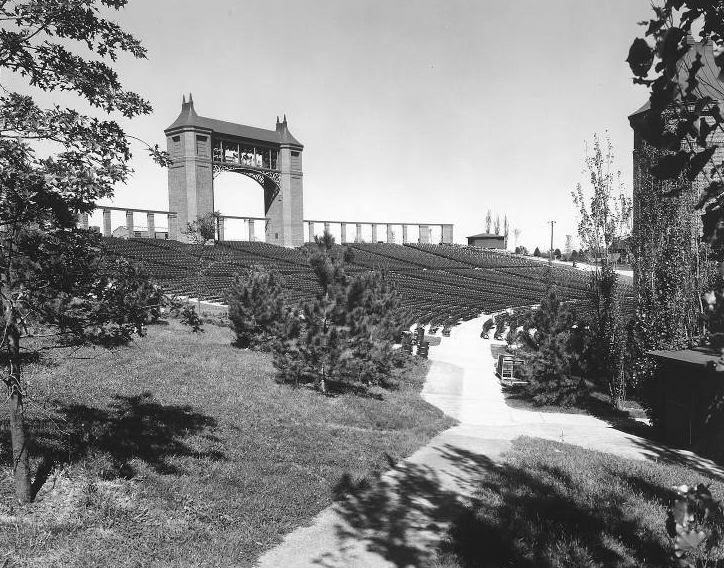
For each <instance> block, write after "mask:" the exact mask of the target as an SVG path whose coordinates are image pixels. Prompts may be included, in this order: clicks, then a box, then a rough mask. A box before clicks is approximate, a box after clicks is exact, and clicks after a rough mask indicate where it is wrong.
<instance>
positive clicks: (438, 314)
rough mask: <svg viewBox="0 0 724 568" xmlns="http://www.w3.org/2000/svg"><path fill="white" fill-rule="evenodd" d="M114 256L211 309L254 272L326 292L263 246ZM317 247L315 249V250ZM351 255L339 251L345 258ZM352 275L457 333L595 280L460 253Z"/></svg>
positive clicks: (396, 256)
mask: <svg viewBox="0 0 724 568" xmlns="http://www.w3.org/2000/svg"><path fill="white" fill-rule="evenodd" d="M103 243H104V247H105V249H106V250H107V252H108V253H109V254H112V255H116V256H121V257H125V258H128V259H129V260H131V261H134V262H138V263H140V264H142V265H144V266H145V267H146V268H147V269H148V270H149V272H150V274H151V276H152V277H153V278H154V279H156V280H157V281H158V282H159V283H160V284H161V285H163V287H164V288H166V289H167V290H168V291H169V292H171V293H174V294H178V295H181V296H188V297H193V298H200V299H202V300H205V301H213V302H224V300H225V297H226V294H227V292H228V290H229V287H230V285H231V282H232V280H233V277H234V275H235V274H237V273H239V272H242V271H244V270H245V269H248V268H250V267H252V266H254V265H261V266H263V267H265V268H266V269H268V270H276V271H278V272H279V273H280V274H281V275H282V277H283V279H284V282H285V289H286V290H287V301H288V302H289V303H290V304H296V303H298V302H299V301H301V300H304V299H308V298H311V297H313V296H314V295H315V294H316V293H318V292H319V291H320V288H319V284H318V283H317V280H316V278H315V277H314V274H313V273H312V270H311V268H310V266H309V260H308V258H309V254H308V253H309V250H305V249H304V247H303V248H301V249H287V248H283V247H278V246H275V245H270V244H267V243H261V242H249V241H225V242H222V243H217V244H216V245H214V246H202V245H189V244H184V243H179V242H177V241H168V240H154V239H127V240H126V239H117V238H112V237H111V238H104V239H103ZM307 246H309V245H307ZM344 251H345V247H342V246H338V245H337V246H335V247H334V249H333V251H332V252H333V254H334V255H336V256H339V257H341V256H342V255H343V254H344ZM351 253H352V260H351V264H350V265H349V266H348V268H347V271H348V272H349V273H356V272H360V271H364V270H370V269H375V270H382V271H384V272H385V273H386V277H387V278H389V279H390V280H391V281H392V282H393V283H394V285H395V287H396V289H397V290H398V292H399V293H400V297H401V304H402V309H401V317H402V319H403V321H404V322H405V323H406V324H412V323H415V322H418V323H420V324H423V325H424V324H431V325H433V326H436V327H445V328H449V327H452V326H453V325H456V324H457V323H459V322H461V321H466V320H469V319H472V318H474V317H477V316H479V315H480V314H481V313H482V312H485V313H492V312H497V311H500V310H502V309H506V308H511V307H517V306H527V305H533V304H536V303H538V302H539V301H540V299H541V296H542V294H543V293H544V292H545V290H546V287H547V282H548V281H550V280H552V281H554V282H555V283H556V285H557V287H558V289H559V291H560V294H561V295H562V296H563V298H564V299H566V300H568V301H572V302H575V303H579V304H581V305H582V306H583V305H584V304H582V303H581V300H583V299H584V298H585V295H586V290H587V289H588V285H589V284H588V283H589V276H588V275H587V274H585V273H583V272H580V271H578V270H575V269H573V268H568V267H561V266H557V265H553V266H552V267H549V266H548V265H544V264H541V263H540V262H536V261H532V260H530V259H527V258H525V257H520V256H519V255H513V254H510V253H507V252H504V251H492V250H485V249H480V248H477V247H469V246H460V245H428V244H415V245H404V246H403V245H392V244H382V243H377V244H367V243H356V244H353V245H351ZM621 290H622V291H621V293H622V297H623V298H624V308H625V309H626V310H631V311H632V305H633V304H632V298H633V294H632V291H631V287H630V285H628V284H626V283H624V282H622V284H621Z"/></svg>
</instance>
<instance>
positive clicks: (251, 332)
mask: <svg viewBox="0 0 724 568" xmlns="http://www.w3.org/2000/svg"><path fill="white" fill-rule="evenodd" d="M227 303H228V305H229V319H230V320H231V325H232V328H233V329H234V333H236V342H235V344H236V345H237V346H238V347H242V348H247V347H248V348H252V349H259V350H262V351H267V350H269V349H270V348H271V343H272V341H273V339H274V338H275V337H276V335H277V332H278V329H277V327H278V326H279V325H280V324H281V322H282V321H283V320H284V317H285V310H284V290H283V288H282V280H281V277H280V275H279V274H278V273H277V272H274V271H271V272H267V271H266V269H264V268H263V267H261V266H254V267H252V268H251V269H250V270H247V271H245V272H244V273H242V274H240V275H239V274H238V275H236V276H235V277H234V282H233V283H232V285H231V289H230V291H229V294H228V297H227Z"/></svg>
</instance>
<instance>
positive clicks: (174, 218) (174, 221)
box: [167, 213, 178, 241]
mask: <svg viewBox="0 0 724 568" xmlns="http://www.w3.org/2000/svg"><path fill="white" fill-rule="evenodd" d="M167 224H168V238H169V239H171V240H174V241H177V240H178V213H169V214H168V223H167Z"/></svg>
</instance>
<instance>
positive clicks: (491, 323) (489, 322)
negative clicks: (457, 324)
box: [480, 318, 495, 339]
mask: <svg viewBox="0 0 724 568" xmlns="http://www.w3.org/2000/svg"><path fill="white" fill-rule="evenodd" d="M494 327H495V320H493V318H488V319H486V320H485V322H484V323H483V331H481V332H480V337H482V338H483V339H488V334H489V333H490V330H491V329H493V328H494Z"/></svg>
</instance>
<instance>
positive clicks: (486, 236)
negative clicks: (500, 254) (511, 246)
mask: <svg viewBox="0 0 724 568" xmlns="http://www.w3.org/2000/svg"><path fill="white" fill-rule="evenodd" d="M468 238H469V239H504V238H505V237H504V236H503V235H496V234H495V233H480V234H479V235H470V236H469V237H468Z"/></svg>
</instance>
